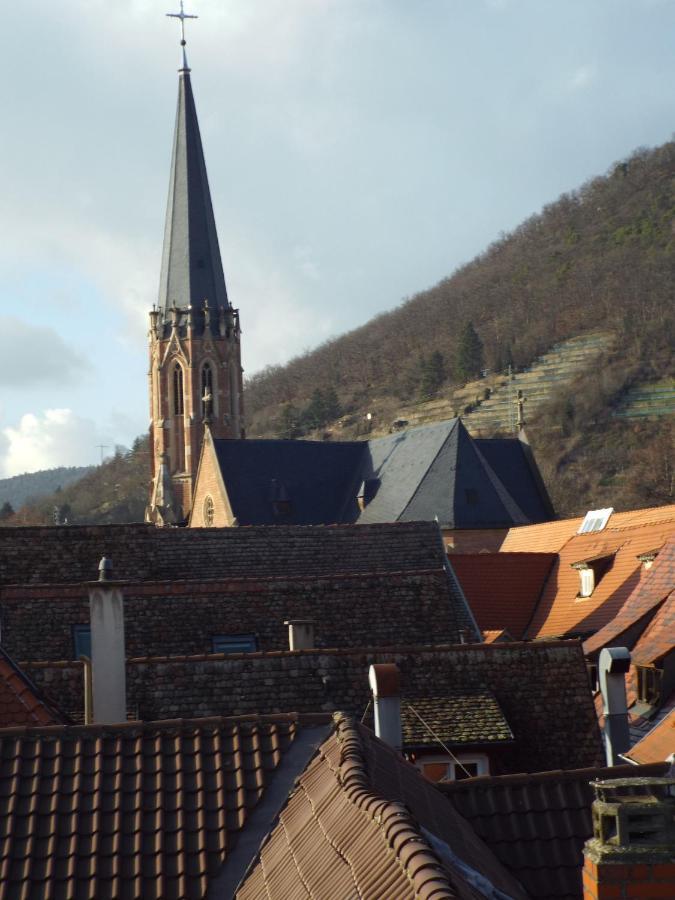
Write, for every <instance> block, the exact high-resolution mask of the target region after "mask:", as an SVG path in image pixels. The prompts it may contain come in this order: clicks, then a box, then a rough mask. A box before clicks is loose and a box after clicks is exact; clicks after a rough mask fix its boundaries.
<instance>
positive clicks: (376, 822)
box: [236, 716, 526, 900]
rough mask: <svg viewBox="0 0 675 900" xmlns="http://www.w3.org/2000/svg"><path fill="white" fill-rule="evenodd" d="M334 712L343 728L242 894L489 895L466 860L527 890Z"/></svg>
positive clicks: (253, 899) (415, 778)
mask: <svg viewBox="0 0 675 900" xmlns="http://www.w3.org/2000/svg"><path fill="white" fill-rule="evenodd" d="M336 719H337V729H336V731H335V732H334V733H333V734H332V735H331V736H330V737H329V738H328V740H326V741H325V742H324V743H323V744H322V746H321V747H320V748H319V752H318V754H317V756H316V757H315V759H314V760H313V762H312V763H311V764H310V765H309V766H308V767H307V769H306V770H305V771H304V772H303V774H302V776H301V777H300V779H299V780H298V787H297V789H296V791H295V792H294V793H293V794H292V796H291V797H290V799H289V801H288V803H287V804H286V806H285V808H284V809H283V810H282V812H281V815H280V817H279V823H278V825H277V826H276V828H275V829H274V830H273V831H272V832H271V834H270V835H269V837H268V839H267V841H266V842H265V843H264V844H263V846H262V847H261V849H260V853H259V857H258V860H257V863H256V865H255V866H254V868H253V869H252V870H251V871H250V873H249V875H248V877H247V878H246V879H245V881H244V882H243V884H242V885H241V887H240V889H239V891H238V893H237V895H236V896H237V898H238V900H259V898H261V897H265V898H267V900H289V898H295V897H297V898H300V897H307V896H310V897H325V898H330V900H351V898H354V897H363V898H366V900H384V898H387V900H394V898H395V900H422V898H425V900H432V898H433V900H444V898H454V897H461V898H464V900H474V898H478V897H485V896H488V894H487V892H482V891H480V890H478V889H477V888H475V887H472V886H471V885H470V884H469V883H468V880H467V878H466V874H465V872H466V870H464V871H462V870H461V868H460V866H461V864H464V865H465V866H469V867H470V868H471V869H473V870H474V871H475V872H476V873H477V875H478V878H479V879H480V878H482V879H485V881H487V882H489V883H490V884H491V885H493V886H494V887H495V888H497V889H498V890H500V891H502V892H503V893H504V894H506V895H507V896H509V897H511V898H513V900H521V898H525V896H526V895H525V893H524V892H523V890H522V888H521V887H520V885H519V884H518V882H517V881H516V880H515V879H514V878H513V877H512V876H510V875H509V874H508V873H507V872H506V871H505V869H504V867H503V866H502V865H501V863H499V862H498V861H497V860H496V858H495V857H494V855H493V854H492V852H491V851H490V850H488V848H487V847H485V845H484V844H483V843H482V841H480V840H479V839H478V838H476V836H475V834H474V833H473V831H472V829H471V828H470V827H468V826H467V824H466V822H464V821H463V819H462V818H461V816H459V815H457V813H456V812H455V810H454V809H453V807H452V806H451V805H450V804H449V803H448V802H447V800H445V799H444V798H443V797H442V796H441V794H440V793H438V792H437V791H436V789H435V788H434V786H433V785H432V784H430V783H429V782H427V781H426V780H425V779H424V778H423V777H422V776H421V775H420V773H419V772H418V771H417V770H416V769H415V768H414V767H413V766H411V765H410V764H409V763H407V762H406V761H405V760H404V759H403V758H402V757H401V756H400V755H398V754H397V753H395V752H394V751H393V750H392V749H391V748H390V747H388V746H387V745H385V744H383V743H382V742H381V741H379V740H377V738H375V736H374V735H373V734H372V733H371V732H370V731H368V730H367V729H365V728H364V727H363V726H360V725H357V724H355V723H354V722H353V721H351V720H347V719H345V718H344V717H342V716H337V717H336ZM458 860H459V863H460V864H459V865H457V862H458ZM483 883H485V882H483Z"/></svg>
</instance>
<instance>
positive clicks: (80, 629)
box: [72, 624, 91, 659]
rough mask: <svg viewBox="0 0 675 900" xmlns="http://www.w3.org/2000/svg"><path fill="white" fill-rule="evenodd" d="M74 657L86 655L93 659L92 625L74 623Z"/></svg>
mask: <svg viewBox="0 0 675 900" xmlns="http://www.w3.org/2000/svg"><path fill="white" fill-rule="evenodd" d="M72 630H73V657H74V659H79V658H80V657H81V656H86V657H87V659H91V626H90V625H88V624H87V625H73V629H72Z"/></svg>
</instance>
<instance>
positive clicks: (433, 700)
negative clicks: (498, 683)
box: [401, 689, 513, 748]
mask: <svg viewBox="0 0 675 900" xmlns="http://www.w3.org/2000/svg"><path fill="white" fill-rule="evenodd" d="M422 720H424V721H422ZM401 725H402V730H403V741H404V743H405V745H406V747H409V748H413V747H416V746H427V747H428V746H429V744H430V743H431V742H432V741H433V735H436V736H437V737H438V738H440V739H441V740H442V741H443V743H444V744H452V745H453V746H457V745H461V744H494V743H502V742H504V741H513V732H512V731H511V728H510V727H509V723H508V722H507V721H506V717H505V716H504V713H503V712H502V710H501V707H500V706H499V703H498V702H497V698H496V697H495V695H494V694H493V693H492V691H488V690H480V689H477V690H473V691H472V690H468V691H447V692H445V694H441V695H440V696H436V697H411V696H407V695H403V696H402V697H401ZM426 726H428V727H426ZM430 729H431V730H432V731H433V735H432V734H431V732H430Z"/></svg>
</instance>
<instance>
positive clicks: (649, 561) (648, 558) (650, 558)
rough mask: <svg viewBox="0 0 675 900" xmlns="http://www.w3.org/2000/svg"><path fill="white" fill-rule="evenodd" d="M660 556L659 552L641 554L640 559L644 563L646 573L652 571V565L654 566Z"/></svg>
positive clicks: (651, 551) (652, 551) (650, 551)
mask: <svg viewBox="0 0 675 900" xmlns="http://www.w3.org/2000/svg"><path fill="white" fill-rule="evenodd" d="M658 555H659V551H658V550H648V551H647V553H639V554H638V559H639V560H640V562H641V563H642V568H643V569H644V570H645V571H648V570H649V569H651V567H652V565H653V564H654V560H655V559H656V557H657V556H658Z"/></svg>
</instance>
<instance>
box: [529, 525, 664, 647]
mask: <svg viewBox="0 0 675 900" xmlns="http://www.w3.org/2000/svg"><path fill="white" fill-rule="evenodd" d="M611 521H612V519H611V518H610V523H611ZM674 532H675V522H666V523H657V524H647V525H637V526H635V527H634V528H633V527H631V528H605V530H604V531H601V532H598V533H597V534H593V533H591V534H580V535H575V536H574V537H573V538H571V539H570V540H569V541H568V542H567V543H566V544H565V546H564V547H563V548H562V549H561V550H560V552H559V554H558V561H557V562H556V563H555V564H554V566H553V568H552V570H551V574H550V575H549V578H548V581H547V582H546V585H545V587H544V590H543V592H542V596H541V600H540V601H539V603H538V605H537V609H536V610H535V613H534V616H533V618H532V622H531V623H530V626H529V628H528V631H527V636H528V637H530V638H540V637H548V636H556V635H557V636H560V635H564V634H580V635H588V634H590V633H592V632H594V631H597V630H598V629H600V628H602V627H603V626H604V625H606V624H607V623H608V622H610V621H611V620H612V619H613V618H614V616H615V615H616V614H617V613H618V612H619V610H620V609H621V607H622V606H623V604H624V603H625V602H626V600H627V599H628V597H629V596H630V594H631V593H632V591H633V590H634V589H635V587H636V585H637V584H638V583H639V582H640V580H641V578H642V577H643V575H646V574H647V573H646V572H643V569H642V563H641V562H640V561H639V560H638V558H637V557H638V555H639V554H640V553H643V552H645V551H646V550H651V549H653V548H654V547H660V546H662V545H663V544H664V543H665V542H666V540H668V538H669V537H670V536H671V535H672V534H673V533H674ZM598 557H601V558H602V557H607V558H610V559H611V564H610V566H609V568H608V569H607V570H606V571H605V573H604V574H603V575H602V576H601V578H600V579H599V582H598V583H597V584H596V586H595V589H594V591H593V593H592V595H591V596H590V597H585V598H579V596H578V594H579V573H578V572H577V571H576V570H575V569H573V568H572V565H573V563H576V562H579V561H581V560H589V559H595V558H598Z"/></svg>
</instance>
